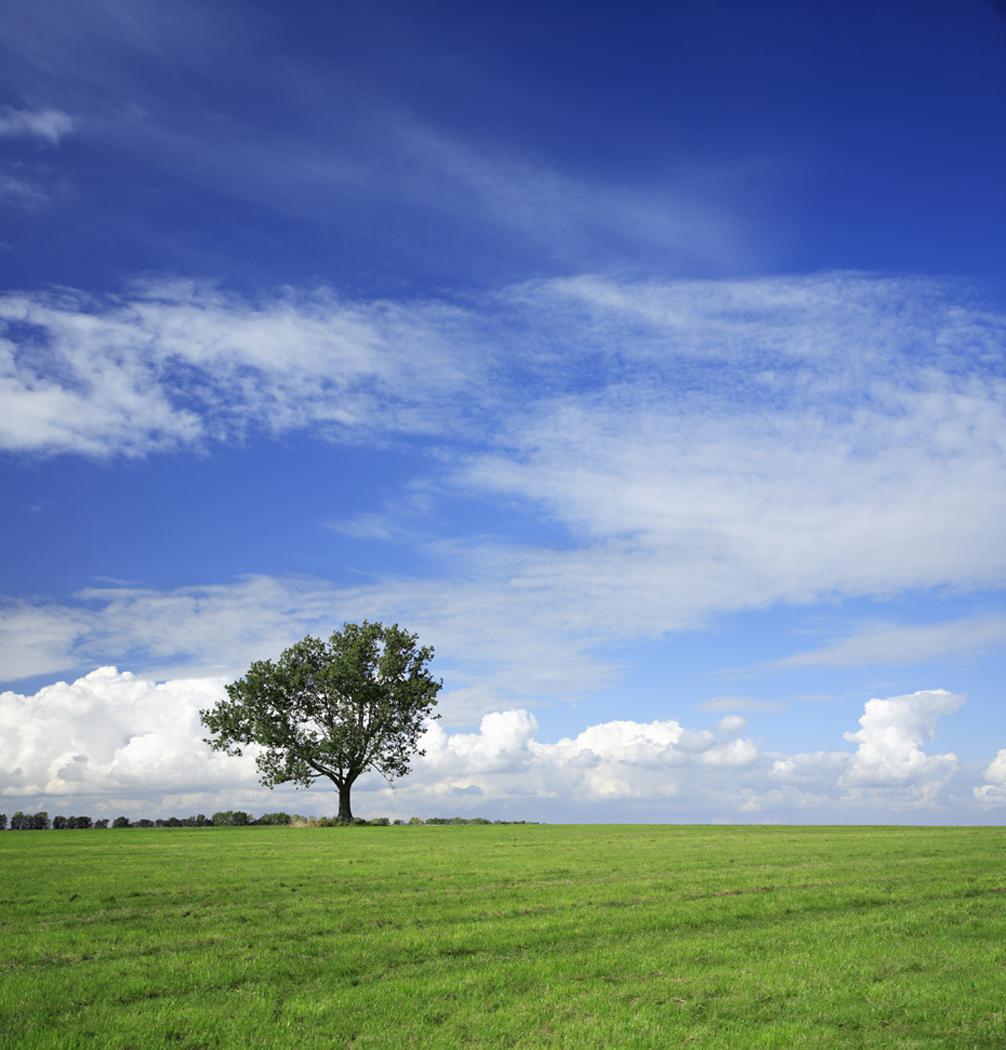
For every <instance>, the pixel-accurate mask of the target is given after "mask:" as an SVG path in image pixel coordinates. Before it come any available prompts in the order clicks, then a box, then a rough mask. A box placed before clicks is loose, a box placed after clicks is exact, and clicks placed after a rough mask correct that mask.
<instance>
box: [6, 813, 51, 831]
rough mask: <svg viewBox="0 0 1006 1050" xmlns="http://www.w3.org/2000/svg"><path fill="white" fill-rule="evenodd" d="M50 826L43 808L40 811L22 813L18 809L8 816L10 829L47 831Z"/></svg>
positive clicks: (47, 815)
mask: <svg viewBox="0 0 1006 1050" xmlns="http://www.w3.org/2000/svg"><path fill="white" fill-rule="evenodd" d="M51 827H52V825H51V823H50V821H49V814H48V813H46V812H45V811H44V810H43V811H42V812H40V813H22V812H21V810H18V811H17V812H16V813H15V814H14V816H13V817H11V818H10V829H11V831H48V830H49V828H51Z"/></svg>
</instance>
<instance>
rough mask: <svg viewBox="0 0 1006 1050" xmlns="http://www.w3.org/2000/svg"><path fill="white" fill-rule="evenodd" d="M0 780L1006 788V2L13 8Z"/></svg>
mask: <svg viewBox="0 0 1006 1050" xmlns="http://www.w3.org/2000/svg"><path fill="white" fill-rule="evenodd" d="M0 7H2V15H3V21H4V27H5V28H4V33H3V35H2V38H0V542H2V550H3V558H2V561H0V809H3V810H5V811H6V812H8V813H11V812H13V811H14V810H16V809H26V810H34V809H46V810H48V811H49V812H50V813H57V812H66V813H74V812H84V813H90V814H92V815H94V816H103V815H104V816H113V815H117V814H119V813H123V814H125V815H128V816H131V817H134V818H138V817H143V816H150V817H156V816H169V815H186V814H189V813H195V812H200V811H201V812H212V811H213V810H214V809H232V808H245V809H249V810H251V811H253V812H264V811H267V810H276V809H288V810H293V811H297V812H301V813H308V814H310V813H331V812H334V811H335V809H336V808H337V804H336V801H335V796H334V793H333V792H331V791H327V790H325V789H324V788H321V787H320V786H319V787H315V788H313V789H312V790H311V791H299V792H298V791H293V790H288V789H277V790H275V791H272V792H270V791H268V790H266V789H264V788H262V787H260V786H259V785H258V783H257V780H256V774H255V767H254V762H253V760H252V758H251V756H246V757H245V758H243V759H235V758H229V757H227V756H224V755H220V754H215V753H213V752H211V751H210V750H209V749H208V748H207V747H206V745H205V744H204V743H203V740H202V737H203V736H204V730H203V729H202V727H201V725H200V723H199V711H200V709H202V708H206V707H208V706H211V705H212V704H213V703H214V702H215V700H216V699H218V698H219V697H221V696H222V695H223V687H224V684H225V683H226V682H228V681H232V680H233V679H235V678H236V677H238V676H240V675H241V674H242V673H243V672H244V670H245V669H246V668H247V667H248V665H249V663H250V662H251V661H253V660H256V659H261V658H270V657H275V656H277V655H278V654H279V653H280V651H281V650H282V649H283V648H284V647H285V646H287V645H289V644H290V643H292V642H294V641H296V640H298V639H299V638H301V637H303V636H304V635H305V634H308V633H310V634H314V635H327V634H328V633H330V632H331V631H332V630H335V629H337V628H338V627H339V626H341V624H342V623H343V622H346V621H357V620H361V619H364V618H369V619H378V620H382V621H384V622H398V623H400V624H402V625H403V626H405V627H407V628H408V629H410V630H413V631H415V632H417V633H418V634H419V636H420V638H421V640H422V642H424V643H426V644H430V645H433V646H434V648H435V649H436V654H437V655H436V659H435V664H434V669H435V671H436V673H437V674H438V675H439V676H441V677H442V678H443V681H444V688H443V691H442V693H441V698H440V704H439V710H440V712H441V714H442V718H441V719H440V720H439V721H437V722H435V723H433V724H431V725H430V727H429V729H428V731H427V732H426V734H425V736H424V738H423V746H424V750H425V752H426V753H425V755H424V756H422V757H421V758H419V759H417V760H416V762H415V764H414V770H413V772H412V774H411V775H410V776H409V777H408V778H406V779H405V780H401V781H398V782H396V783H395V784H393V785H389V784H388V783H386V782H385V781H384V780H383V779H381V778H380V777H378V776H376V775H371V776H368V777H366V778H364V779H363V780H361V781H360V782H359V783H358V785H357V789H356V793H355V799H354V809H355V811H356V812H358V813H360V814H362V815H364V816H378V815H387V816H390V817H408V816H411V815H420V816H447V815H452V814H461V815H465V814H467V815H483V816H487V817H495V818H505V819H528V820H544V821H577V822H580V821H598V822H606V821H644V822H649V821H658V822H677V821H689V822H693V821H698V822H710V823H719V822H764V823H787V822H800V823H924V824H1001V823H1003V821H1004V818H1006V695H1004V686H1003V683H1004V681H1006V529H1004V527H1003V522H1004V521H1006V359H1004V348H1006V290H1004V289H1006V284H1004V278H1006V258H1004V253H1003V236H1002V231H1003V230H1004V229H1006V139H1004V138H1003V136H1002V135H1001V133H1000V130H999V129H1000V127H1001V123H1002V121H1001V115H1002V110H1003V105H1004V102H1006V6H1004V5H1003V4H996V3H993V2H991V0H959V2H956V3H953V4H949V3H942V2H941V3H937V2H935V0H927V2H923V3H919V2H913V3H910V4H909V3H907V2H905V3H901V2H898V0H892V2H890V3H885V4H879V5H878V4H875V3H861V2H855V0H854V2H846V3H842V4H828V3H826V4H815V5H807V4H804V3H797V2H795V0H794V2H792V3H786V2H779V3H768V2H766V3H761V4H751V3H744V2H740V0H735V2H726V0H724V2H715V3H708V2H703V3H697V2H695V3H691V2H681V3H675V4H651V3H642V2H637V3H627V4H618V5H614V4H594V3H585V2H582V0H581V2H578V3H575V4H573V3H562V2H545V3H542V2H536V3H533V4H532V3H523V2H515V0H507V2H505V3H494V2H490V0H486V2H481V3H478V4H462V3H438V2H431V3H427V4H422V5H416V4H412V3H405V2H402V3H398V2H376V3H375V2H368V3H352V2H346V3H339V4H331V3H312V2H304V3H301V4H298V5H296V7H295V8H291V7H289V6H284V5H275V4H269V3H254V2H242V3H231V2H227V0H220V2H215V3H212V4H209V3H193V2H189V0H178V2H175V3H172V4H170V5H164V4H160V3H154V2H150V3H148V2H143V0H129V2H124V0H94V2H93V3H90V4H88V5H80V4H77V3H72V2H60V0H54V2H52V3H47V4H44V5H41V4H37V3H33V2H20V0H3V2H2V4H0Z"/></svg>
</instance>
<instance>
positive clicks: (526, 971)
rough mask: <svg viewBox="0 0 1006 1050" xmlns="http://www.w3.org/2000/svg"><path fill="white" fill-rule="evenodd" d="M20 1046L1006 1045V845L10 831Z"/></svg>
mask: <svg viewBox="0 0 1006 1050" xmlns="http://www.w3.org/2000/svg"><path fill="white" fill-rule="evenodd" d="M0 923H2V925H0V968H2V974H0V1045H2V1046H4V1047H19V1048H20V1047H76V1046H81V1047H83V1046H114V1047H136V1048H146V1047H161V1046H171V1047H218V1046H225V1047H245V1046H248V1047H288V1046H289V1047H329V1046H336V1047H341V1046H353V1047H364V1046H375V1047H399V1046H443V1047H478V1046H550V1045H555V1046H565V1047H595V1046H613V1047H623V1046H624V1047H635V1046H639V1047H674V1046H698V1047H704V1046H741V1047H748V1046H773V1047H815V1046H901V1047H912V1046H947V1047H1004V1046H1006V829H1002V828H943V829H916V828H844V829H838V828H792V827H788V828H753V827H715V828H713V827H666V826H662V827H657V826H595V827H583V826H580V827H576V826H565V827H550V826H523V827H521V826H515V827H461V828H450V827H443V828H349V829H324V828H302V829H297V828H228V829H221V828H213V829H206V830H199V829H180V830H163V831H135V830H130V831H91V832H87V831H82V832H29V833H21V834H14V833H6V834H2V835H0Z"/></svg>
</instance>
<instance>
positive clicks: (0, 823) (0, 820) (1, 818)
mask: <svg viewBox="0 0 1006 1050" xmlns="http://www.w3.org/2000/svg"><path fill="white" fill-rule="evenodd" d="M6 830H7V814H6V813H0V831H6Z"/></svg>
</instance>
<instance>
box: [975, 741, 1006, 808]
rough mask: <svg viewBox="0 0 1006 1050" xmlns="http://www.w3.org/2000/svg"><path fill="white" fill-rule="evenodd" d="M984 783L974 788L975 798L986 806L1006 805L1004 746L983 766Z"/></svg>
mask: <svg viewBox="0 0 1006 1050" xmlns="http://www.w3.org/2000/svg"><path fill="white" fill-rule="evenodd" d="M984 776H985V780H986V783H985V784H981V785H979V786H978V787H976V788H975V789H974V796H975V799H976V800H977V801H978V802H979V803H980V804H981V805H986V806H998V805H1006V747H1004V748H1001V749H1000V750H999V751H998V752H996V757H995V758H993V759H992V761H991V762H990V763H989V764H988V766H986V767H985V773H984Z"/></svg>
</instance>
